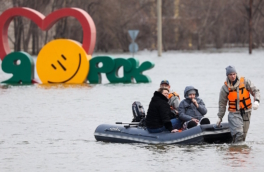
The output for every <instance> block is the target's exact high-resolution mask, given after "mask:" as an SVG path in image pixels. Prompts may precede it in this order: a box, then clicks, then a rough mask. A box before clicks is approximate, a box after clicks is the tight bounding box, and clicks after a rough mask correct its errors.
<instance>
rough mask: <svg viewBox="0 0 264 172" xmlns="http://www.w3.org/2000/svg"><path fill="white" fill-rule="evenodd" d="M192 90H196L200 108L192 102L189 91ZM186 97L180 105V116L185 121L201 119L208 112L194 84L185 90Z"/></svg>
mask: <svg viewBox="0 0 264 172" xmlns="http://www.w3.org/2000/svg"><path fill="white" fill-rule="evenodd" d="M190 90H195V91H196V96H195V99H196V101H197V103H198V105H199V106H198V108H197V107H196V106H195V105H194V104H193V103H192V100H191V99H190V98H189V97H188V95H187V93H188V91H190ZM184 97H185V99H184V100H182V101H181V103H180V105H179V117H180V119H181V120H183V121H190V120H191V119H192V118H195V119H198V120H200V119H201V118H202V117H203V116H204V115H205V114H206V113H207V109H206V107H205V104H204V102H203V100H202V99H200V98H199V92H198V90H197V89H196V88H194V87H193V86H187V87H186V88H185V90H184Z"/></svg>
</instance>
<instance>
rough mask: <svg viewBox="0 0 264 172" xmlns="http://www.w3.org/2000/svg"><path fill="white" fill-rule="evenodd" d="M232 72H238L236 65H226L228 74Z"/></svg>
mask: <svg viewBox="0 0 264 172" xmlns="http://www.w3.org/2000/svg"><path fill="white" fill-rule="evenodd" d="M230 73H237V72H236V68H235V66H227V67H226V76H227V75H229V74H230Z"/></svg>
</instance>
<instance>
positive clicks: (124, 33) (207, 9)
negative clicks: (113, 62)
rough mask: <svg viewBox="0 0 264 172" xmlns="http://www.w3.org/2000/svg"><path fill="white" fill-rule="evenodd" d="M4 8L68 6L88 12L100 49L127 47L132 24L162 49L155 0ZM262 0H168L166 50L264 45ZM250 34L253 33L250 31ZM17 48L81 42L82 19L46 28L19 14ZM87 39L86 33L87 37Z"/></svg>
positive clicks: (44, 1)
mask: <svg viewBox="0 0 264 172" xmlns="http://www.w3.org/2000/svg"><path fill="white" fill-rule="evenodd" d="M0 1H1V6H0V14H1V13H2V12H3V11H4V10H6V9H8V8H11V7H29V8H32V9H35V10H37V11H39V12H41V13H43V14H44V15H48V14H49V13H51V12H52V11H55V10H57V9H60V8H65V7H78V8H81V9H83V10H85V11H87V12H88V13H89V15H90V16H91V17H92V18H93V20H94V22H95V26H96V30H97V40H96V46H95V51H103V52H108V51H116V50H118V51H120V50H121V51H124V52H127V51H128V46H129V44H130V43H131V39H130V37H129V35H128V30H131V29H136V30H139V31H140V32H139V35H138V37H137V39H136V43H138V45H139V48H140V49H141V50H142V49H148V50H156V49H157V1H156V0H129V1H128V0H107V1H106V0H0ZM263 7H264V2H263V0H163V1H162V31H163V32H162V37H163V38H162V44H163V50H164V51H167V50H202V49H206V48H223V47H244V46H248V45H249V42H250V40H251V45H252V47H253V48H258V47H263V43H262V42H263V40H264V34H263V33H264V32H263V30H264V9H263ZM250 36H251V37H250ZM8 37H9V41H10V45H12V46H11V47H13V49H14V50H15V51H26V52H30V53H32V54H38V52H39V51H40V49H41V48H42V47H43V46H44V45H45V44H46V43H47V42H49V41H51V40H53V39H57V38H68V39H74V40H77V41H79V42H82V39H83V37H82V28H81V25H80V23H79V22H78V21H77V20H75V19H74V18H72V17H67V18H63V19H61V20H60V21H59V22H57V23H56V24H55V25H54V26H53V27H52V28H51V29H50V30H48V31H41V30H40V29H39V28H38V26H36V25H35V24H34V22H31V21H29V20H28V19H26V18H22V17H15V19H14V20H13V22H12V23H11V25H10V27H9V34H8ZM84 39H85V38H84Z"/></svg>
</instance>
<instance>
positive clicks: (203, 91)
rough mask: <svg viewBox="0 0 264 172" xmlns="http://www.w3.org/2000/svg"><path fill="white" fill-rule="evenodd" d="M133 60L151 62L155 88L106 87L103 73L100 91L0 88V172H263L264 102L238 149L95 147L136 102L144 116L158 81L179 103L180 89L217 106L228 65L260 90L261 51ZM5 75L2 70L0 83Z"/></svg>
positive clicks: (87, 87) (90, 87)
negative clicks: (98, 136) (100, 133)
mask: <svg viewBox="0 0 264 172" xmlns="http://www.w3.org/2000/svg"><path fill="white" fill-rule="evenodd" d="M115 56H118V57H130V55H129V54H120V55H115ZM137 56H138V58H139V59H140V61H146V60H150V61H153V62H155V64H156V66H155V67H154V68H153V69H152V70H150V71H146V72H145V74H146V75H149V76H150V77H151V79H152V83H148V84H108V83H107V79H106V78H105V76H104V75H103V84H98V85H97V84H71V85H68V84H66V85H64V84H58V85H49V84H47V85H45V84H40V85H32V86H14V85H13V86H11V85H1V87H0V171H1V172H5V171H127V172H129V171H132V172H134V171H166V172H168V171H172V172H175V171H187V170H191V171H205V170H206V171H216V170H217V171H263V169H264V163H263V161H264V157H263V152H264V135H263V134H262V133H263V132H262V127H261V126H263V125H264V121H263V120H260V118H261V117H262V115H263V114H264V106H262V105H264V104H260V107H259V109H258V110H257V111H253V112H252V117H251V123H250V128H249V133H248V136H247V141H246V142H245V143H243V144H242V145H228V144H222V145H221V144H215V145H214V144H213V145H147V144H117V143H104V142H97V141H96V140H95V138H94V135H93V134H94V130H95V128H96V127H97V126H98V125H99V124H102V123H110V124H114V123H115V122H116V121H123V122H130V121H131V120H132V112H131V105H132V103H133V102H134V101H140V102H141V103H142V105H143V106H144V108H145V111H147V109H148V105H149V102H150V99H151V97H152V96H153V93H154V91H155V90H157V89H158V86H159V84H160V81H161V80H163V79H168V80H169V81H170V84H171V87H172V89H173V90H174V91H176V92H177V93H179V94H180V97H181V98H183V97H184V96H183V92H184V88H185V86H187V85H193V86H195V87H197V88H198V89H199V93H200V96H201V98H202V99H203V101H204V102H205V104H206V106H207V107H217V106H218V96H219V90H220V88H221V86H222V85H223V83H224V81H225V70H224V69H225V67H226V66H227V65H229V64H236V68H237V70H238V71H239V73H240V74H242V75H244V76H246V77H249V78H250V79H251V81H252V82H254V84H255V85H256V86H257V87H259V89H260V90H261V91H262V90H264V85H263V82H264V80H263V79H264V68H263V62H264V58H263V56H264V52H257V51H256V52H255V53H254V54H253V55H252V56H250V60H248V58H249V56H248V55H247V53H244V52H243V53H239V52H238V53H224V52H223V53H221V54H212V53H194V54H189V53H180V52H172V53H170V52H168V53H164V54H163V57H162V58H158V57H156V54H155V52H153V53H149V52H140V53H139V54H138V55H137ZM205 62H206V63H205ZM238 62H239V63H238ZM245 64H247V65H248V68H245V67H244V65H245ZM249 69H250V70H249ZM256 73H257V75H256ZM36 76H37V75H36ZM9 77H10V76H7V75H6V74H4V73H3V72H2V71H0V81H3V80H6V79H8V78H9ZM262 97H263V96H262ZM260 102H263V100H261V101H260ZM217 110H218V109H217V108H208V113H207V114H206V116H207V117H208V118H210V120H211V122H212V123H214V122H216V120H217V116H216V114H217ZM223 121H225V122H226V121H227V115H226V116H225V117H224V119H223Z"/></svg>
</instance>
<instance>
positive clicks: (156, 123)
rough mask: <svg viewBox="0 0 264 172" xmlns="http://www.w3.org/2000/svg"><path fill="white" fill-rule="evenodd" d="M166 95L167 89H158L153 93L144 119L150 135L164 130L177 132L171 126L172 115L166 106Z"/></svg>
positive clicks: (168, 106) (167, 105)
mask: <svg viewBox="0 0 264 172" xmlns="http://www.w3.org/2000/svg"><path fill="white" fill-rule="evenodd" d="M168 94H169V89H168V88H160V89H159V90H158V91H155V92H154V96H153V97H152V99H151V101H150V104H149V108H148V112H147V117H146V126H147V130H148V131H149V132H150V133H159V132H162V131H166V130H169V131H170V132H172V133H175V132H178V130H177V129H173V126H172V122H171V116H172V115H173V114H172V112H171V109H170V105H169V104H168ZM174 119H175V118H174ZM174 119H173V120H174Z"/></svg>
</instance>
